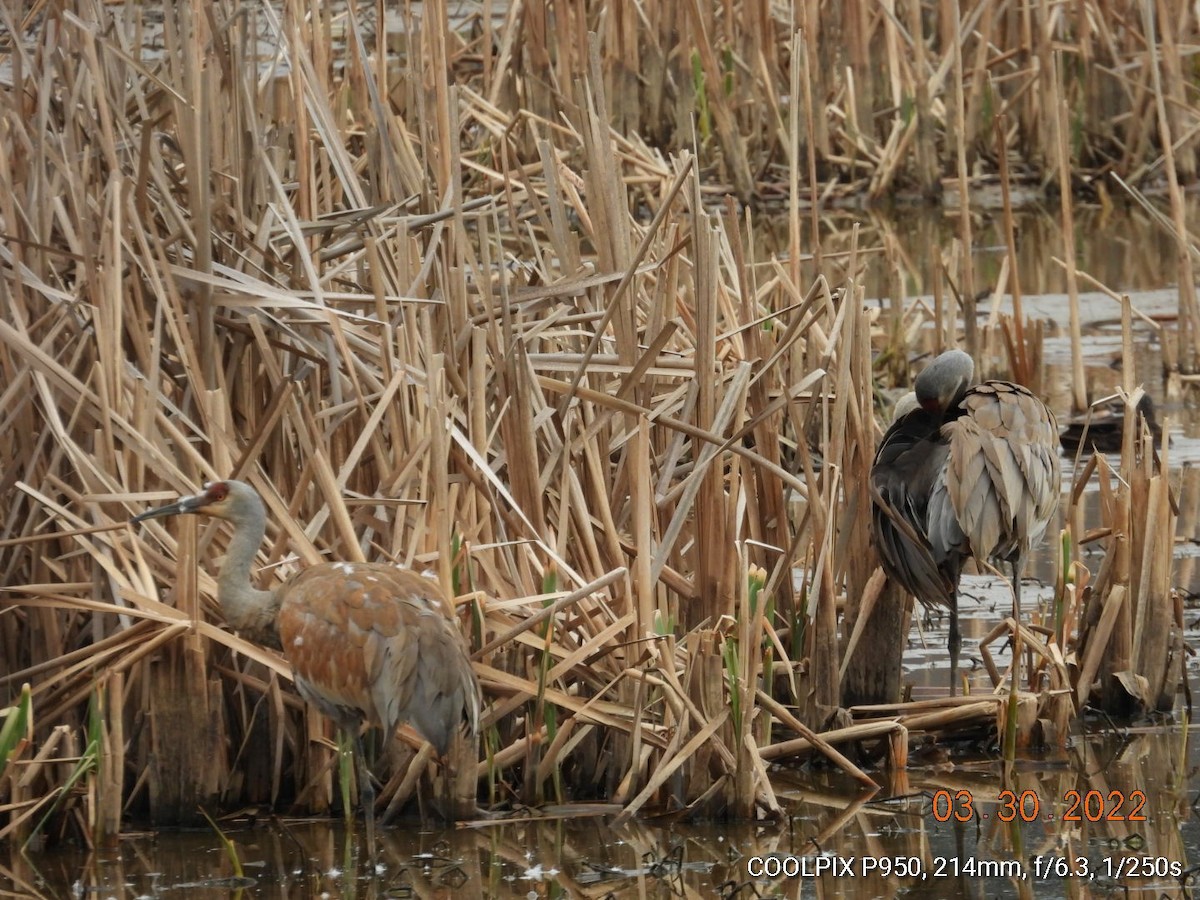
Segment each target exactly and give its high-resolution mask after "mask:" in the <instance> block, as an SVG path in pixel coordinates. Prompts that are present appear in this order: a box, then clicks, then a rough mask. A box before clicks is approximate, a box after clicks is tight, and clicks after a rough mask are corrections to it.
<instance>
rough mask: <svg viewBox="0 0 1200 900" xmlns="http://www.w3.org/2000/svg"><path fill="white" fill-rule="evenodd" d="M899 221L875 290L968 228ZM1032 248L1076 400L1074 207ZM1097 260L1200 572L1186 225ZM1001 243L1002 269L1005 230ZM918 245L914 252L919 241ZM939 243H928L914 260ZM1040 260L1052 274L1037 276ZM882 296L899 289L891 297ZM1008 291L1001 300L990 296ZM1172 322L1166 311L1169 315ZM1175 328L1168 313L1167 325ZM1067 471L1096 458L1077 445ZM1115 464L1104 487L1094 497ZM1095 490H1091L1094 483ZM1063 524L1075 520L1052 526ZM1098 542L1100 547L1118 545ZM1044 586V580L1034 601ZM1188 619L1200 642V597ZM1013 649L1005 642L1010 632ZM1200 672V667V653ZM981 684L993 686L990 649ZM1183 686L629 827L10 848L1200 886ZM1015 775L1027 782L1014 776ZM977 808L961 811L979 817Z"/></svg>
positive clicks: (909, 882)
mask: <svg viewBox="0 0 1200 900" xmlns="http://www.w3.org/2000/svg"><path fill="white" fill-rule="evenodd" d="M872 225H873V227H876V228H878V229H879V231H880V232H881V233H882V234H881V243H887V240H888V239H889V238H888V236H889V235H890V236H891V237H893V238H895V244H894V246H895V248H896V252H895V253H894V254H893V256H892V262H891V263H889V262H887V261H886V260H882V259H881V260H879V261H877V262H875V263H872V266H873V267H875V269H876V271H875V272H874V273H873V274H872V275H871V276H870V277H871V279H872V280H873V282H872V287H871V290H870V291H869V293H870V292H871V291H873V292H874V295H875V296H889V297H890V296H893V295H892V294H889V292H888V285H891V287H892V289H893V290H895V291H899V292H900V293H901V294H903V295H904V296H905V297H907V298H911V297H915V296H919V295H921V294H922V293H924V292H925V290H926V287H927V286H926V285H925V284H924V283H923V277H924V276H923V274H922V266H924V265H926V263H923V262H920V261H921V260H922V259H923V256H922V254H923V250H922V247H923V246H925V247H927V246H930V245H935V246H936V245H940V244H941V243H943V242H944V241H945V240H946V239H947V228H946V225H945V223H944V221H943V220H940V219H937V218H934V217H931V216H928V215H923V216H914V217H912V218H911V221H908V222H897V221H895V220H872ZM1021 228H1022V235H1023V237H1025V238H1027V239H1025V240H1022V242H1021V255H1022V261H1021V271H1022V273H1023V275H1022V277H1023V280H1024V282H1025V283H1024V285H1023V287H1024V290H1025V291H1026V292H1029V295H1027V296H1026V299H1025V310H1026V313H1027V314H1028V315H1033V316H1044V317H1046V318H1047V319H1049V320H1050V326H1049V329H1048V332H1047V337H1046V342H1045V360H1046V364H1047V376H1048V384H1047V390H1048V392H1049V394H1050V398H1051V400H1052V403H1053V404H1054V405H1055V407H1056V410H1057V411H1058V412H1060V414H1065V413H1066V409H1067V406H1068V404H1069V386H1070V385H1069V378H1070V375H1069V373H1070V343H1069V341H1068V339H1067V337H1066V335H1065V320H1066V313H1065V309H1066V305H1065V299H1064V298H1063V297H1062V296H1060V295H1058V294H1057V292H1060V291H1061V290H1063V287H1064V283H1063V279H1062V272H1061V268H1060V267H1059V266H1057V265H1056V264H1055V263H1054V262H1053V259H1052V257H1053V255H1054V254H1055V253H1056V252H1057V251H1056V249H1055V248H1056V247H1057V246H1058V243H1059V242H1058V240H1057V239H1056V238H1055V236H1054V233H1053V220H1052V218H1051V217H1050V216H1049V215H1047V214H1045V213H1040V212H1032V213H1027V214H1024V215H1023V216H1022V219H1021ZM1080 230H1081V236H1082V237H1084V238H1086V239H1085V240H1082V241H1081V246H1080V250H1079V259H1078V263H1079V265H1080V267H1081V268H1082V269H1085V270H1087V271H1089V272H1090V273H1091V274H1092V275H1093V276H1095V277H1096V278H1097V279H1098V280H1099V281H1101V282H1103V283H1104V284H1106V285H1108V286H1109V287H1110V288H1113V289H1115V290H1119V291H1129V292H1135V293H1134V294H1133V300H1134V303H1135V305H1137V306H1139V308H1141V309H1142V311H1143V312H1146V314H1147V316H1148V317H1150V318H1152V319H1154V320H1155V321H1156V322H1157V323H1158V324H1157V325H1155V326H1151V325H1149V324H1146V323H1144V322H1141V321H1139V323H1138V324H1137V325H1136V328H1137V336H1136V337H1137V339H1136V340H1135V347H1136V353H1135V357H1134V359H1133V360H1123V359H1121V358H1120V329H1119V327H1118V324H1119V308H1118V306H1117V304H1115V303H1114V302H1112V301H1111V300H1109V299H1108V298H1107V297H1103V296H1101V295H1089V296H1088V297H1087V298H1085V303H1084V320H1085V332H1086V337H1085V352H1086V362H1087V366H1088V379H1089V384H1090V387H1091V393H1092V395H1093V396H1096V395H1101V394H1102V393H1104V392H1106V391H1108V390H1111V389H1113V388H1115V387H1116V385H1118V384H1119V383H1120V377H1121V366H1124V365H1133V366H1134V368H1135V373H1136V378H1137V380H1138V381H1139V382H1141V383H1143V384H1144V385H1145V387H1146V389H1147V390H1148V391H1149V393H1150V394H1151V395H1152V396H1153V397H1154V399H1155V400H1156V401H1158V403H1159V407H1160V410H1161V412H1162V413H1165V414H1166V415H1167V416H1168V417H1169V421H1170V431H1169V433H1170V459H1171V465H1172V470H1173V473H1174V476H1175V477H1174V484H1175V485H1176V486H1177V488H1178V490H1179V494H1180V497H1181V509H1180V520H1179V521H1180V526H1179V531H1178V534H1177V537H1176V559H1177V565H1176V572H1175V577H1174V584H1175V586H1176V587H1177V588H1178V589H1179V590H1180V591H1181V592H1183V595H1184V596H1185V598H1193V599H1194V598H1195V597H1196V595H1197V592H1198V591H1200V574H1198V573H1197V571H1196V559H1197V557H1198V556H1200V527H1198V526H1197V512H1198V510H1197V506H1198V504H1200V500H1198V498H1200V483H1198V480H1197V479H1198V476H1197V472H1198V471H1200V422H1198V421H1197V418H1196V414H1195V409H1194V407H1189V406H1188V405H1187V404H1186V403H1183V402H1180V400H1179V398H1176V397H1171V396H1168V394H1167V393H1166V392H1165V388H1164V383H1163V381H1162V378H1161V369H1162V347H1161V341H1162V340H1163V339H1170V338H1169V336H1170V334H1171V331H1170V329H1171V321H1170V315H1171V314H1172V313H1173V311H1174V309H1175V305H1176V294H1175V292H1174V291H1173V290H1172V289H1171V287H1170V282H1171V281H1172V278H1173V273H1174V272H1175V271H1176V269H1175V261H1174V249H1173V245H1172V244H1171V242H1170V241H1168V240H1166V239H1165V238H1164V237H1163V236H1161V235H1160V234H1159V232H1158V230H1157V228H1156V226H1155V225H1154V224H1153V223H1152V222H1151V221H1149V220H1148V219H1147V218H1146V217H1145V216H1143V215H1142V214H1140V213H1137V212H1130V211H1125V212H1123V213H1120V214H1115V213H1107V214H1106V215H1105V216H1104V217H1101V216H1100V214H1099V213H1096V214H1095V218H1094V219H1091V220H1090V221H1089V220H1088V218H1087V214H1085V215H1083V216H1082V217H1081V226H1080ZM984 243H985V246H984V249H983V250H981V251H980V252H979V259H978V264H979V269H980V272H981V278H982V279H984V281H985V282H986V278H987V277H989V274H988V273H989V272H991V273H993V275H994V271H995V270H996V269H997V268H998V262H997V261H998V259H999V258H1000V255H1001V252H1000V248H999V243H1000V242H999V241H997V242H996V247H995V250H994V251H993V250H992V249H989V248H988V247H987V246H986V240H985V242H984ZM897 261H899V262H897ZM910 261H917V262H910ZM1031 281H1036V283H1031ZM877 302H880V303H881V304H886V303H888V302H891V301H890V300H887V301H877ZM988 313H989V311H988V310H987V309H982V310H981V316H986V315H988ZM1160 327H1161V329H1162V331H1161V332H1160V330H1159V328H1160ZM1163 335H1165V336H1166V337H1165V338H1164V337H1163ZM1064 465H1065V473H1064V489H1069V487H1070V485H1071V482H1072V479H1073V472H1072V469H1071V465H1070V463H1069V461H1064ZM1094 494H1095V491H1094V488H1093V489H1092V490H1091V492H1090V493H1085V499H1084V502H1085V504H1086V503H1089V502H1094V496H1093V495H1094ZM1089 498H1091V499H1089ZM1055 530H1056V529H1055V528H1054V527H1053V526H1052V527H1051V529H1049V531H1050V533H1054V531H1055ZM1097 552H1098V551H1097ZM1052 567H1053V559H1052V558H1051V556H1050V555H1049V553H1048V552H1043V554H1042V556H1041V557H1040V558H1038V559H1036V560H1034V562H1033V564H1032V565H1031V567H1030V573H1029V574H1030V576H1031V577H1030V580H1029V581H1028V582H1027V583H1026V590H1027V592H1028V593H1027V594H1026V596H1029V597H1032V595H1035V594H1038V593H1039V592H1040V594H1041V595H1043V596H1046V595H1048V592H1049V591H1048V588H1046V587H1045V584H1046V582H1047V581H1048V580H1049V579H1050V578H1051V573H1052ZM1010 602H1011V601H1010V595H1009V591H1008V588H1007V586H1006V584H1005V583H1004V582H1003V581H1002V580H1000V579H998V578H995V577H990V576H967V577H965V578H964V581H963V589H962V599H961V600H960V609H961V611H962V616H963V623H964V638H965V647H964V651H965V657H966V666H967V668H968V669H971V668H972V667H973V665H974V664H975V663H977V661H978V647H977V640H978V638H979V637H980V636H982V635H983V634H984V633H986V632H987V631H988V630H989V629H990V628H991V627H992V625H994V623H995V622H996V621H997V620H998V619H999V618H1000V617H1001V616H1002V615H1003V614H1004V611H1005V610H1006V609H1007V608H1008V605H1009V603H1010ZM1026 602H1030V603H1032V602H1033V601H1032V599H1030V600H1029V601H1026ZM1185 615H1186V624H1187V626H1188V639H1189V643H1190V645H1191V646H1192V647H1193V648H1195V647H1197V646H1198V645H1200V629H1198V628H1197V624H1196V623H1197V618H1198V614H1197V612H1196V611H1195V609H1194V607H1193V605H1192V604H1189V605H1188V608H1187V612H1186V613H1185ZM945 629H946V622H945V620H944V618H943V619H938V618H933V619H920V620H919V621H918V622H917V623H916V624H915V625H914V628H913V629H912V632H911V634H910V635H909V636H908V651H907V654H906V658H905V679H906V681H908V682H909V683H911V684H912V685H913V691H914V695H915V696H922V695H924V696H929V695H934V694H940V693H944V691H945V685H946V679H947V669H948V662H947V659H946V654H945V650H944V648H945V645H946V633H945ZM993 650H994V652H997V653H1000V654H1001V655H1002V653H1003V648H1000V647H995V648H993ZM1191 671H1192V681H1193V682H1195V681H1196V680H1197V679H1196V676H1197V668H1196V665H1195V664H1194V663H1192V669H1191ZM973 678H974V679H975V680H976V682H977V684H976V688H977V689H980V690H986V687H987V686H986V684H985V682H984V678H983V675H982V670H981V669H979V668H977V667H976V668H975V669H974V675H973ZM1188 722H1189V714H1188V710H1187V708H1186V703H1185V702H1184V700H1183V699H1182V698H1181V700H1180V703H1179V704H1178V706H1177V709H1176V713H1175V715H1174V716H1172V717H1168V718H1163V719H1161V720H1157V721H1145V722H1139V723H1135V724H1133V725H1130V724H1127V723H1126V724H1120V725H1118V724H1115V723H1111V722H1107V721H1104V720H1102V719H1100V718H1094V717H1089V718H1086V719H1085V720H1083V721H1082V722H1081V723H1080V724H1079V726H1078V728H1077V730H1076V733H1075V734H1073V735H1072V736H1071V737H1070V739H1069V741H1068V743H1067V747H1066V749H1065V750H1062V751H1058V752H1054V753H1051V754H1048V755H1042V756H1038V757H1036V758H1030V759H1025V760H1022V761H1020V762H1019V763H1018V765H1017V767H1016V771H1015V773H1013V775H1012V776H1011V778H1010V779H1009V780H1008V781H1003V780H1002V773H1001V768H1000V766H999V764H998V763H997V761H996V754H995V748H994V747H989V746H987V745H986V744H982V743H981V744H979V745H972V746H966V747H962V746H951V747H947V746H944V745H939V744H937V743H935V742H933V741H932V740H930V741H927V742H921V741H914V745H915V746H913V748H912V752H911V756H910V759H909V766H908V768H907V770H906V771H904V772H902V773H899V774H896V773H892V774H889V773H887V772H886V771H883V770H877V771H873V772H872V774H873V775H874V776H875V777H877V778H879V779H882V781H883V789H882V790H881V791H879V792H877V793H875V794H873V795H872V794H869V793H866V792H864V791H863V789H862V788H861V786H859V785H858V784H856V783H854V782H852V781H851V780H849V779H848V778H847V777H846V776H844V775H843V774H842V773H840V772H836V771H830V770H829V769H827V768H824V767H812V766H807V765H805V766H798V767H792V766H780V767H778V768H777V769H775V770H774V772H773V777H774V779H775V790H776V791H777V794H778V796H779V799H780V802H781V803H782V804H783V805H784V807H785V809H786V815H785V816H784V817H782V818H781V819H780V820H778V821H771V822H759V823H754V824H744V823H743V824H733V823H707V824H696V823H685V822H681V821H675V820H673V819H670V818H661V819H655V818H646V819H642V820H639V821H636V822H633V823H631V824H626V825H623V826H620V827H614V826H613V825H612V824H611V818H612V813H613V812H615V810H613V809H610V808H605V807H591V808H588V807H557V808H556V807H551V808H546V809H541V810H536V811H530V813H529V815H528V816H524V817H518V818H515V819H506V820H503V821H490V822H477V823H473V824H471V825H468V826H465V827H459V828H457V829H441V830H438V829H433V830H430V829H427V828H423V827H422V826H420V825H419V824H417V823H415V822H411V823H402V824H400V825H398V826H395V827H392V828H389V829H387V830H386V831H385V832H384V833H383V836H382V839H381V846H380V851H379V853H378V855H377V857H376V858H375V859H372V860H368V859H366V856H365V852H364V848H363V846H362V844H361V843H360V842H359V841H358V840H357V838H356V836H355V834H354V833H353V832H347V830H346V829H345V828H344V826H343V825H342V824H341V823H340V822H329V821H312V820H295V819H289V818H286V817H279V818H270V819H261V818H260V819H258V820H256V821H255V820H251V819H249V818H246V817H233V818H230V819H226V820H223V821H222V822H221V823H220V825H221V828H222V831H223V832H224V834H225V835H226V837H228V838H229V839H230V841H231V842H232V844H231V846H230V847H226V846H223V845H222V843H221V841H220V840H219V838H218V836H217V835H216V833H215V832H214V831H212V830H204V831H196V832H186V833H181V832H170V831H163V832H158V833H139V832H130V833H129V834H127V835H125V836H124V837H123V839H122V840H121V841H120V843H119V844H118V846H117V847H115V848H113V849H110V850H95V851H89V850H87V849H86V848H82V847H75V846H62V845H58V846H53V845H52V846H51V847H50V848H49V849H47V850H44V851H42V852H39V853H30V854H23V853H21V852H19V851H17V850H15V849H12V848H5V849H3V850H0V893H3V895H4V896H9V895H14V896H44V897H78V898H83V897H97V898H107V897H114V898H117V897H119V898H127V897H129V898H131V897H158V896H166V897H172V896H186V897H237V896H246V897H315V896H331V897H406V896H413V897H450V896H461V897H491V896H498V897H510V896H511V897H605V896H613V897H642V896H645V897H668V896H727V897H752V896H785V897H801V896H856V897H890V896H895V895H902V896H912V897H959V896H961V897H1017V896H1022V897H1064V896H1072V897H1075V896H1083V897H1087V896H1121V897H1128V896H1136V897H1160V896H1166V897H1175V896H1190V895H1191V894H1192V892H1193V880H1194V873H1193V868H1194V867H1198V866H1200V822H1198V821H1197V816H1196V815H1195V813H1194V807H1195V806H1196V804H1197V803H1200V780H1196V779H1193V778H1192V774H1193V772H1194V771H1195V770H1196V767H1197V765H1198V764H1200V753H1198V751H1197V749H1196V748H1197V746H1198V745H1200V741H1197V740H1195V739H1193V738H1192V736H1191V733H1192V731H1193V728H1192V726H1190V725H1189V724H1188ZM1005 791H1011V794H1006V793H1004V792H1005ZM960 820H961V821H960Z"/></svg>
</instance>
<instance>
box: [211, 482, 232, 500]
mask: <svg viewBox="0 0 1200 900" xmlns="http://www.w3.org/2000/svg"><path fill="white" fill-rule="evenodd" d="M228 496H229V485H227V484H226V483H225V482H223V481H218V482H216V483H215V484H212V485H210V486H209V488H208V502H209V503H220V502H221V501H222V500H224V499H225V498H226V497H228Z"/></svg>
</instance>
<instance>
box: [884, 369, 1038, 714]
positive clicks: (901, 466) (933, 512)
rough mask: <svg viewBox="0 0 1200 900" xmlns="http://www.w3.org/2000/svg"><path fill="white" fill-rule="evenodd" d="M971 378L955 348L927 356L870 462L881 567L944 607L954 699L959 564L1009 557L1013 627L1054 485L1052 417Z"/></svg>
mask: <svg viewBox="0 0 1200 900" xmlns="http://www.w3.org/2000/svg"><path fill="white" fill-rule="evenodd" d="M974 374H975V366H974V363H973V362H972V361H971V357H970V356H968V355H967V354H966V353H964V352H962V351H961V350H948V351H946V352H945V353H942V354H941V355H940V356H938V357H937V358H936V359H935V360H934V361H933V362H932V363H930V364H929V366H928V367H926V369H925V370H924V371H923V372H921V374H920V375H918V376H917V379H916V382H915V383H914V385H913V387H914V391H913V394H911V395H908V396H906V397H903V398H901V400H900V402H899V403H897V404H896V417H895V419H894V420H893V422H892V424H891V427H889V428H888V430H887V432H886V433H885V434H884V436H883V442H882V443H881V444H880V445H879V449H878V450H877V451H876V453H875V462H874V465H873V466H872V467H871V501H872V510H871V513H872V526H873V531H874V536H875V545H876V547H877V548H878V550H879V556H880V560H881V561H882V563H883V568H884V571H885V572H886V573H887V574H888V576H889V577H890V578H892V579H893V580H895V581H897V582H898V583H899V584H901V585H902V586H903V587H904V588H905V589H906V590H907V591H909V592H910V593H911V594H912V595H913V596H914V597H916V598H917V600H919V601H920V602H921V603H922V605H924V606H926V607H944V608H946V609H948V610H949V611H950V641H949V650H950V693H951V696H953V695H954V693H955V691H956V688H957V684H958V652H959V649H960V647H961V642H962V638H961V635H960V634H959V628H958V582H959V576H960V575H961V573H962V566H963V563H964V562H965V561H966V560H967V558H968V557H974V558H975V559H977V560H980V561H984V562H986V561H988V560H992V559H996V560H1003V561H1005V562H1008V563H1009V564H1010V566H1011V567H1012V590H1013V604H1014V613H1015V617H1016V621H1017V623H1018V624H1019V623H1020V621H1021V574H1022V571H1023V570H1024V566H1025V560H1026V559H1027V558H1028V556H1029V550H1030V548H1031V547H1032V546H1033V545H1034V544H1035V543H1037V541H1038V539H1039V538H1040V537H1041V536H1042V532H1044V531H1045V530H1046V524H1047V523H1048V522H1049V521H1050V517H1051V516H1052V515H1053V514H1054V510H1055V508H1056V507H1057V506H1058V496H1059V491H1060V487H1059V483H1060V479H1059V463H1058V424H1057V422H1056V421H1055V419H1054V413H1052V412H1051V411H1050V410H1049V409H1048V408H1047V407H1046V405H1045V404H1044V403H1043V402H1042V401H1041V400H1039V399H1038V398H1037V397H1035V396H1034V395H1033V394H1032V393H1031V392H1030V391H1029V390H1028V389H1027V388H1024V387H1022V386H1021V385H1019V384H1013V383H1012V382H1009V381H984V382H982V383H980V384H976V385H974V386H972V385H971V382H972V380H973V378H974ZM1015 664H1016V660H1015V659H1014V665H1015ZM1013 681H1014V684H1015V683H1016V681H1017V679H1016V677H1015V676H1014V679H1013Z"/></svg>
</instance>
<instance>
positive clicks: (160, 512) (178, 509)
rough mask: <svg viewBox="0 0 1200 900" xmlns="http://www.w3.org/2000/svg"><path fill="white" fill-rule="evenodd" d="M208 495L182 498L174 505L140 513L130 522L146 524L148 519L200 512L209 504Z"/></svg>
mask: <svg viewBox="0 0 1200 900" xmlns="http://www.w3.org/2000/svg"><path fill="white" fill-rule="evenodd" d="M208 499H209V498H208V494H207V493H203V494H193V495H191V496H190V497H181V498H179V499H178V500H176V501H175V502H174V503H168V504H167V505H166V506H160V507H158V508H157V509H148V510H146V511H145V512H143V513H138V514H137V515H136V516H134V517H133V518H132V519H130V520H129V521H131V522H135V523H136V522H145V521H146V520H147V519H161V518H163V517H165V516H178V515H180V514H182V513H194V512H199V511H200V509H201V508H202V507H204V506H205V505H206V504H207V503H208Z"/></svg>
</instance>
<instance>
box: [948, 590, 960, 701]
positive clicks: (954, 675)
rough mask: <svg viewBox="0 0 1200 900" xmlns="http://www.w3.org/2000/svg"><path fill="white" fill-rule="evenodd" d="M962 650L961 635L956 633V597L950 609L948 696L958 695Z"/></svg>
mask: <svg viewBox="0 0 1200 900" xmlns="http://www.w3.org/2000/svg"><path fill="white" fill-rule="evenodd" d="M961 649H962V635H961V634H960V633H959V631H958V597H955V598H954V603H953V604H952V605H951V607H950V643H949V650H950V696H951V697H955V696H957V695H958V651H959V650H961Z"/></svg>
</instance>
